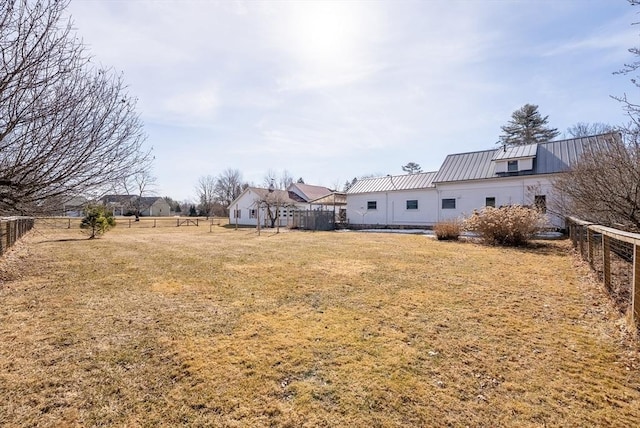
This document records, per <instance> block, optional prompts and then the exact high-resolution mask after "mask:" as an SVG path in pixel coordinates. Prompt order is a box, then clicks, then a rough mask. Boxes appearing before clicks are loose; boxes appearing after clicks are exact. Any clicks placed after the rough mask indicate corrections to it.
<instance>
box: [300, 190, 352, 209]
mask: <svg viewBox="0 0 640 428" xmlns="http://www.w3.org/2000/svg"><path fill="white" fill-rule="evenodd" d="M309 203H310V204H316V205H330V206H339V205H347V195H346V194H345V193H343V192H331V193H329V194H328V195H326V196H323V197H321V198H318V199H314V200H313V201H309Z"/></svg>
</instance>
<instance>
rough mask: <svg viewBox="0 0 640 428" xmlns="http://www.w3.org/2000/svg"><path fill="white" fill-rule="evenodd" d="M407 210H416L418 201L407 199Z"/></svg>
mask: <svg viewBox="0 0 640 428" xmlns="http://www.w3.org/2000/svg"><path fill="white" fill-rule="evenodd" d="M407 209H408V210H417V209H418V200H417V199H409V200H408V201H407Z"/></svg>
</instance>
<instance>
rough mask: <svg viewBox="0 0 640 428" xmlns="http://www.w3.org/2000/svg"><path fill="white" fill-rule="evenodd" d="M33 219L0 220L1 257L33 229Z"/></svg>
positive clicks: (7, 218) (11, 218) (4, 218)
mask: <svg viewBox="0 0 640 428" xmlns="http://www.w3.org/2000/svg"><path fill="white" fill-rule="evenodd" d="M33 224H34V219H33V217H2V218H0V255H2V254H4V253H5V252H6V251H7V250H8V249H9V248H11V247H12V246H13V244H15V243H16V241H17V240H18V239H20V237H22V235H24V234H25V233H27V232H28V231H29V230H31V228H32V227H33Z"/></svg>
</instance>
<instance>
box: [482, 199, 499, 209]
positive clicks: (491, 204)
mask: <svg viewBox="0 0 640 428" xmlns="http://www.w3.org/2000/svg"><path fill="white" fill-rule="evenodd" d="M484 206H485V207H493V208H495V207H496V198H495V197H493V196H491V197H488V198H485V200H484Z"/></svg>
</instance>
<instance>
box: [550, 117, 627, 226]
mask: <svg viewBox="0 0 640 428" xmlns="http://www.w3.org/2000/svg"><path fill="white" fill-rule="evenodd" d="M639 130H640V128H639V127H638V126H637V125H634V126H630V127H627V128H626V129H625V130H624V132H623V133H622V134H615V133H613V134H611V136H610V137H609V138H607V142H606V143H607V144H606V145H602V146H601V147H599V148H597V149H594V150H591V151H586V152H585V153H583V155H582V156H581V158H580V159H579V161H578V162H577V163H576V164H575V165H574V166H573V167H572V168H571V170H570V171H568V172H566V173H564V174H562V176H561V177H559V178H558V179H556V181H555V183H554V186H555V188H556V189H557V190H558V192H559V193H560V194H561V195H563V198H564V203H565V204H566V206H565V207H564V209H565V211H567V212H569V213H571V214H572V215H575V216H579V217H580V218H582V219H584V220H588V221H592V222H597V223H600V224H604V225H614V224H622V225H625V226H626V227H629V228H633V229H640V131H639ZM621 137H622V138H621Z"/></svg>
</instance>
